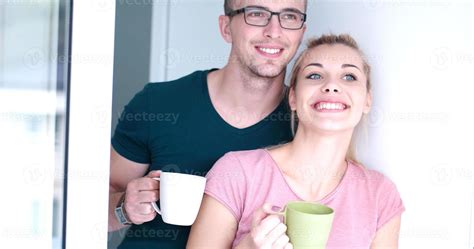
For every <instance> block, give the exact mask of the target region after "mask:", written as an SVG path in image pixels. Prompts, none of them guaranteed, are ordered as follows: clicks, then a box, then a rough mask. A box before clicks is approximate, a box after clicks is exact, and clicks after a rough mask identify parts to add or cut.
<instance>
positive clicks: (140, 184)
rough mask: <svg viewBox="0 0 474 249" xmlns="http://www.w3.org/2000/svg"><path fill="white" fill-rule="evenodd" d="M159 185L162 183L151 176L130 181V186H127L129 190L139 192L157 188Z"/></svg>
mask: <svg viewBox="0 0 474 249" xmlns="http://www.w3.org/2000/svg"><path fill="white" fill-rule="evenodd" d="M159 187H160V184H159V182H158V181H157V180H154V179H151V178H149V177H142V178H139V179H136V180H133V181H132V182H130V187H127V190H130V191H135V192H138V191H144V190H157V189H158V188H159Z"/></svg>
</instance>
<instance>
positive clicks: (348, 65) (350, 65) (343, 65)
mask: <svg viewBox="0 0 474 249" xmlns="http://www.w3.org/2000/svg"><path fill="white" fill-rule="evenodd" d="M345 67H355V68H357V69H358V70H359V71H361V70H360V68H359V67H357V66H356V65H353V64H342V65H341V68H345ZM361 72H362V71H361Z"/></svg>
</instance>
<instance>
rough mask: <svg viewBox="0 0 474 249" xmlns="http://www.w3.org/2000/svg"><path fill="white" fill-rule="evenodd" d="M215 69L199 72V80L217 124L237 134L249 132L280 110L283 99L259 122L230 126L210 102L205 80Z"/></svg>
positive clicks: (263, 123)
mask: <svg viewBox="0 0 474 249" xmlns="http://www.w3.org/2000/svg"><path fill="white" fill-rule="evenodd" d="M215 70H218V68H212V69H209V70H206V71H204V72H203V73H202V74H201V77H202V79H201V82H202V84H203V93H204V95H205V96H204V97H205V99H206V103H207V104H208V106H209V107H210V109H211V112H212V115H213V116H215V117H216V120H217V121H218V123H219V125H222V126H224V127H226V128H227V129H229V130H231V131H233V132H236V133H239V134H244V133H249V132H253V131H255V130H258V129H260V128H262V127H263V126H265V125H267V124H268V123H269V120H270V119H271V118H270V117H271V116H272V115H275V113H278V112H280V111H281V110H282V109H283V105H284V103H285V100H284V99H283V100H282V101H281V102H280V103H279V104H278V106H277V107H276V108H275V109H274V110H273V111H272V112H271V113H270V114H268V115H267V116H266V117H265V118H263V119H262V120H260V121H259V122H257V123H255V124H253V125H251V126H249V127H245V128H237V127H235V126H232V125H231V124H229V123H227V122H226V121H225V120H224V119H223V118H222V117H221V115H220V114H219V113H218V112H217V110H216V108H215V107H214V105H213V104H212V100H211V96H210V94H209V86H208V82H207V75H208V74H209V73H210V72H212V71H215Z"/></svg>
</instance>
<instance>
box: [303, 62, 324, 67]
mask: <svg viewBox="0 0 474 249" xmlns="http://www.w3.org/2000/svg"><path fill="white" fill-rule="evenodd" d="M310 66H315V67H322V68H324V66H323V64H321V63H309V64H308V65H306V66H305V67H304V68H307V67H310Z"/></svg>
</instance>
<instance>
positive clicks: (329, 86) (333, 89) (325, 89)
mask: <svg viewBox="0 0 474 249" xmlns="http://www.w3.org/2000/svg"><path fill="white" fill-rule="evenodd" d="M321 90H322V91H323V92H325V93H330V92H334V93H340V92H341V89H340V88H339V86H338V85H337V84H334V83H328V84H326V85H324V86H323V87H322V88H321Z"/></svg>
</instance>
